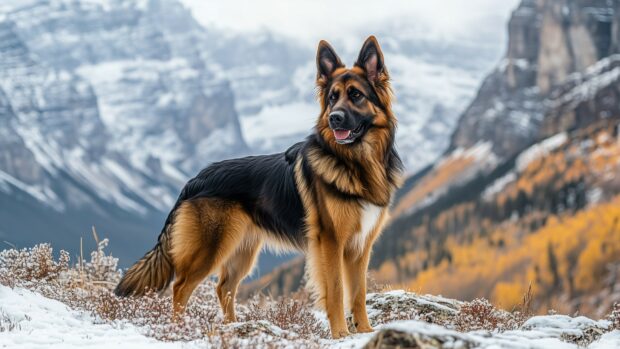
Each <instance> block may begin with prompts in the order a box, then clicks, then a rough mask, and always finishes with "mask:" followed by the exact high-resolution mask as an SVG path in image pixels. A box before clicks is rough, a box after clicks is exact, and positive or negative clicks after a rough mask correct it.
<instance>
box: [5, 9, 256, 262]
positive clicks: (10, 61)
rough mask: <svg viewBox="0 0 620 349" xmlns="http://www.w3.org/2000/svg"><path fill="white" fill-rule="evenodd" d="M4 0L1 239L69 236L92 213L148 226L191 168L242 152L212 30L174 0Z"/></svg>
mask: <svg viewBox="0 0 620 349" xmlns="http://www.w3.org/2000/svg"><path fill="white" fill-rule="evenodd" d="M0 9H1V11H0V13H2V17H1V21H0V37H1V39H0V57H1V59H0V105H1V109H0V110H1V112H0V120H1V121H0V122H1V123H2V130H1V131H0V132H3V133H5V134H6V137H2V139H0V144H2V146H1V147H2V155H1V156H0V189H2V190H1V192H2V201H1V203H2V205H1V206H2V210H1V211H2V216H3V218H4V220H3V224H2V226H0V235H1V236H2V239H3V240H6V241H8V242H10V243H15V244H31V243H32V242H34V241H38V240H56V241H57V242H60V243H61V244H62V245H63V246H67V244H69V243H70V244H72V245H74V246H76V241H77V239H76V238H75V236H77V235H79V233H78V231H79V232H81V233H84V232H86V231H88V229H89V228H88V227H89V225H91V224H96V223H98V226H99V227H100V228H103V230H104V232H105V233H106V234H107V235H110V236H111V237H113V240H114V237H117V236H126V235H127V234H129V235H130V236H131V235H141V236H142V237H143V238H144V240H146V237H147V236H150V237H151V238H152V236H153V235H154V233H155V232H156V231H157V230H155V229H154V226H156V225H158V224H159V223H160V221H161V217H162V216H163V212H165V211H166V210H168V209H169V207H170V206H171V205H172V203H173V202H174V200H175V197H176V195H177V193H178V190H179V187H180V186H181V185H182V183H183V182H184V181H186V180H187V178H188V177H189V176H190V174H192V173H194V172H196V171H197V170H198V169H200V168H201V167H203V166H204V165H205V164H207V163H209V162H211V161H214V160H217V159H221V158H225V157H230V156H234V155H238V154H241V153H245V152H247V147H246V145H245V142H244V140H243V138H242V136H241V130H240V127H239V122H238V119H237V113H236V111H235V108H234V97H233V93H232V90H231V89H230V86H229V84H228V81H227V80H225V79H222V78H220V77H218V76H217V75H218V73H217V72H215V71H214V69H215V64H212V63H210V58H209V50H208V42H209V38H210V37H211V34H210V33H209V32H208V31H207V30H205V29H204V28H202V27H201V26H199V25H198V24H196V22H194V21H193V19H192V17H191V15H190V13H189V12H188V11H187V10H186V9H185V8H183V7H182V6H181V5H180V4H178V3H177V2H175V1H168V0H161V1H156V0H154V1H146V2H134V1H120V0H118V1H117V0H112V1H99V2H95V1H56V0H50V1H47V0H45V1H15V2H3V4H2V7H0ZM50 216H54V217H56V218H57V219H56V220H55V221H62V220H66V221H67V222H66V223H65V224H63V225H62V226H61V227H58V226H54V224H52V222H54V220H52V221H50ZM154 217H158V218H159V219H155V218H154ZM63 218H64V219H63ZM120 222H124V223H125V224H121V223H120ZM130 222H133V223H134V224H133V226H134V227H133V228H132V224H129V223H130ZM145 223H147V224H145ZM50 225H52V226H51V227H50ZM71 225H75V227H71ZM140 227H142V228H140ZM136 229H137V231H136ZM65 230H68V231H65ZM147 230H150V231H148V232H147ZM46 232H47V233H48V234H49V235H48V234H46ZM69 237H71V238H73V240H71V238H69ZM139 240H140V239H139V238H137V240H136V239H134V240H132V239H131V238H128V239H121V240H120V242H124V241H127V242H130V241H139ZM134 249H135V248H134ZM128 250H129V246H127V247H125V248H121V249H120V250H118V251H119V253H120V254H124V253H125V252H126V251H128Z"/></svg>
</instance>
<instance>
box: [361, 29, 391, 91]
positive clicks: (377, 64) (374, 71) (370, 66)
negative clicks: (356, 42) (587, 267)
mask: <svg viewBox="0 0 620 349" xmlns="http://www.w3.org/2000/svg"><path fill="white" fill-rule="evenodd" d="M355 65H356V66H358V67H360V68H362V69H364V71H366V75H367V76H368V80H369V81H370V82H372V83H375V82H376V81H377V80H378V79H379V77H380V76H381V74H385V73H386V71H385V65H383V52H381V47H379V42H377V39H376V38H375V37H374V35H371V36H369V37H368V39H366V41H364V45H363V46H362V49H361V50H360V54H359V56H358V57H357V62H355Z"/></svg>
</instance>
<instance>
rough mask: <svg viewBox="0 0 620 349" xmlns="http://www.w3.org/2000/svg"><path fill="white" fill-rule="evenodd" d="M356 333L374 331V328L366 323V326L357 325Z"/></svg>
mask: <svg viewBox="0 0 620 349" xmlns="http://www.w3.org/2000/svg"><path fill="white" fill-rule="evenodd" d="M355 330H356V331H357V333H369V332H374V330H375V329H374V328H372V327H371V326H370V325H366V326H358V327H357V328H356V329H355Z"/></svg>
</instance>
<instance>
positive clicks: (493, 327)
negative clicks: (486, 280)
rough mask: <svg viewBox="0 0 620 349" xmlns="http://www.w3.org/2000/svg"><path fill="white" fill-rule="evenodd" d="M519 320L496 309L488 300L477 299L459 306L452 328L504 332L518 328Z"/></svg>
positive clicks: (466, 330) (465, 330) (467, 330)
mask: <svg viewBox="0 0 620 349" xmlns="http://www.w3.org/2000/svg"><path fill="white" fill-rule="evenodd" d="M520 324H521V320H520V319H519V318H517V317H515V315H514V314H511V313H509V312H506V311H503V310H498V309H496V308H495V307H494V306H493V305H492V304H491V303H490V302H489V301H488V300H486V299H484V298H477V299H474V300H473V301H471V302H466V303H463V304H462V305H461V309H460V310H459V312H458V314H457V316H456V317H455V318H454V326H455V328H456V329H457V330H458V331H461V332H469V331H477V330H485V331H500V332H501V331H506V330H511V329H515V328H518V327H519V326H520Z"/></svg>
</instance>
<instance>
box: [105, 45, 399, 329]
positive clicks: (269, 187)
mask: <svg viewBox="0 0 620 349" xmlns="http://www.w3.org/2000/svg"><path fill="white" fill-rule="evenodd" d="M316 63H317V68H318V73H317V78H316V84H317V87H318V88H317V90H318V92H317V95H318V99H319V100H320V105H321V113H320V115H319V117H318V120H317V123H316V127H315V130H314V132H313V134H311V135H310V136H309V137H307V138H306V140H305V141H304V142H300V143H297V144H295V145H293V146H292V147H291V148H289V149H288V150H287V151H286V152H284V153H279V154H273V155H264V156H250V157H245V158H240V159H232V160H225V161H221V162H218V163H214V164H212V165H210V166H208V167H207V168H205V169H203V170H202V171H201V172H200V173H199V174H198V176H196V177H195V178H193V179H191V180H190V181H189V182H188V183H187V184H186V185H185V187H184V188H183V190H182V192H181V194H180V196H179V199H178V201H177V202H176V204H175V205H174V208H173V209H172V211H171V212H170V214H169V216H168V218H167V220H166V222H165V225H164V228H163V229H162V232H161V234H160V235H159V238H158V242H157V244H156V245H155V247H154V248H153V249H152V250H151V251H150V252H148V253H147V254H146V255H145V256H144V257H143V258H142V259H140V260H139V261H138V262H137V263H136V264H135V265H133V266H132V267H131V268H130V269H129V270H128V271H127V272H126V273H125V275H124V276H123V278H122V280H121V281H120V283H119V284H118V286H117V287H116V290H115V293H116V294H117V295H118V296H139V295H143V294H144V293H145V292H146V291H147V290H155V291H158V290H164V289H166V288H167V286H168V285H169V284H170V283H171V282H172V281H173V279H174V282H173V290H172V295H173V310H174V314H175V316H178V315H180V314H181V313H182V312H183V310H184V308H185V306H186V304H187V302H188V300H189V297H190V296H191V294H192V292H193V291H194V289H195V288H196V287H197V286H198V285H199V284H200V282H202V281H203V280H204V279H205V278H206V277H207V276H209V275H211V274H215V273H218V275H219V282H218V285H217V295H218V297H219V300H220V304H221V306H222V310H223V312H224V317H225V320H226V321H228V322H234V321H236V316H235V310H234V301H235V294H236V292H237V287H238V286H239V283H240V282H241V280H242V279H243V278H245V277H246V276H247V275H248V273H250V271H251V270H252V267H253V265H254V263H255V261H256V258H257V256H258V254H259V251H260V250H261V248H262V246H263V243H266V244H267V245H268V246H273V247H276V248H294V249H298V250H301V251H303V252H305V254H306V256H307V259H308V263H307V265H308V267H307V276H308V281H309V282H308V284H309V286H310V288H311V290H312V291H313V294H314V295H315V297H316V299H317V303H318V305H320V306H321V307H322V308H323V309H325V310H326V312H327V317H328V319H329V324H330V329H331V333H332V336H333V337H334V338H340V337H343V336H346V335H348V334H349V331H348V329H347V324H346V322H345V303H346V306H347V307H348V308H349V309H350V310H351V312H352V314H353V318H354V323H355V326H356V329H357V332H369V331H372V327H371V326H370V323H369V322H368V316H367V314H366V272H367V268H368V260H369V258H370V251H371V247H372V245H373V243H374V241H375V240H376V239H377V237H378V236H379V234H380V233H381V229H382V227H383V225H384V223H385V221H386V219H387V211H388V206H389V204H390V201H391V198H392V194H393V193H394V191H395V190H396V189H397V187H398V186H399V185H400V182H401V179H400V177H401V172H402V163H401V160H400V158H399V156H398V154H397V152H396V150H395V148H394V136H395V131H396V117H395V116H394V115H393V114H392V109H391V100H392V90H391V87H390V83H389V75H388V71H387V69H386V67H385V65H384V61H383V53H382V52H381V48H380V47H379V44H378V42H377V40H376V39H375V37H374V36H371V37H369V38H368V39H367V40H366V42H364V45H363V46H362V49H361V52H360V53H359V57H358V59H357V61H356V62H355V64H354V66H353V67H352V68H350V69H348V68H345V66H344V65H343V64H342V62H341V60H340V58H339V57H338V55H336V52H335V51H334V49H333V48H332V47H331V45H330V44H328V43H327V42H326V41H321V42H320V43H319V47H318V52H317V57H316ZM345 297H346V299H347V301H346V302H345Z"/></svg>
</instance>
